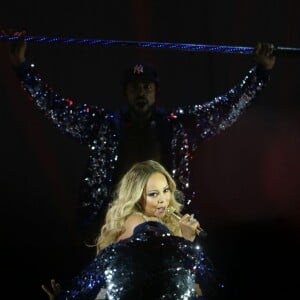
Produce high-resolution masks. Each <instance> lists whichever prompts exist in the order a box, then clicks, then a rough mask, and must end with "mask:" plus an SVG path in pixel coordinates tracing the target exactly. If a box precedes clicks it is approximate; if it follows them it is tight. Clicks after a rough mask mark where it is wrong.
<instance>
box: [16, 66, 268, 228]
mask: <svg viewBox="0 0 300 300" xmlns="http://www.w3.org/2000/svg"><path fill="white" fill-rule="evenodd" d="M17 74H18V76H19V78H20V80H21V82H22V85H23V87H24V89H25V90H26V91H27V92H28V94H29V95H30V97H31V98H32V99H33V100H34V101H35V103H36V106H37V108H38V109H39V110H41V111H42V112H44V113H45V115H46V116H47V117H48V118H49V119H50V120H52V122H53V123H54V124H55V126H56V127H57V128H58V129H60V130H61V131H62V132H64V133H65V134H68V135H70V136H72V137H73V138H76V139H77V140H78V141H79V142H80V143H83V144H86V145H87V146H88V148H89V159H88V167H87V174H86V176H85V177H84V179H83V188H82V191H83V195H84V196H83V197H82V198H81V203H80V205H81V207H82V209H83V210H85V213H84V216H85V217H84V218H85V220H84V221H87V222H88V221H89V220H93V219H94V217H95V216H97V215H99V213H100V212H102V213H103V211H104V209H105V208H106V206H107V204H108V203H109V201H110V199H111V198H110V193H111V187H112V180H113V176H114V170H115V168H116V163H117V161H118V158H119V144H120V138H121V135H122V130H121V129H122V124H123V123H122V122H123V119H122V110H120V111H108V110H106V109H104V108H102V107H99V106H95V105H94V106H93V105H89V104H81V103H77V102H74V101H73V100H71V99H68V98H65V97H63V96H61V95H59V94H58V93H56V92H54V91H53V90H52V89H51V88H50V87H49V86H48V85H47V84H46V83H45V82H44V81H43V78H42V76H40V74H39V73H38V72H37V70H36V68H35V66H34V65H29V64H28V63H24V64H23V65H22V66H21V67H19V69H18V70H17ZM269 77H270V74H269V72H267V71H264V70H262V69H261V68H259V67H258V66H254V67H253V68H251V69H250V70H249V71H248V73H247V75H246V76H245V77H244V78H243V79H242V81H241V82H240V83H239V84H237V85H236V86H234V87H233V88H232V89H230V90H229V91H228V92H227V93H225V94H224V95H221V96H218V97H215V98H214V99H212V100H211V101H209V102H206V103H204V104H196V105H187V106H183V107H177V108H174V109H172V110H170V111H165V110H162V109H159V108H157V109H156V111H155V114H154V119H155V122H156V123H157V128H159V132H158V135H159V139H160V141H161V144H162V149H163V156H164V157H165V160H164V165H165V166H166V167H167V169H168V170H169V171H170V172H171V174H172V176H173V177H174V179H175V181H176V183H177V185H178V187H179V189H180V190H181V191H182V192H183V193H184V194H186V195H187V197H188V198H187V199H186V201H187V202H188V201H189V200H191V197H192V192H191V191H190V189H189V185H190V164H191V159H192V156H193V153H194V152H195V150H196V149H197V147H198V145H199V144H200V143H201V142H202V141H203V140H205V139H207V138H209V137H212V136H215V135H216V134H218V133H220V132H222V131H223V130H225V129H226V128H228V127H229V126H231V125H232V124H233V123H234V122H235V121H236V120H237V119H238V117H239V116H240V115H241V113H242V112H243V111H244V110H245V108H246V107H247V106H248V105H249V104H250V103H251V101H252V100H253V99H254V98H255V97H256V96H257V95H258V94H259V92H260V91H261V90H262V89H263V88H264V87H265V85H266V84H267V82H268V81H269Z"/></svg>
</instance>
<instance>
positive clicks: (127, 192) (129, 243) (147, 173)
mask: <svg viewBox="0 0 300 300" xmlns="http://www.w3.org/2000/svg"><path fill="white" fill-rule="evenodd" d="M178 194H180V192H179V191H178V190H177V189H176V183H175V182H174V180H173V179H172V177H171V175H170V174H169V173H168V172H167V171H166V169H165V168H164V167H163V166H162V165H160V164H159V163H158V162H156V161H153V160H147V161H143V162H139V163H136V164H134V165H133V166H132V168H131V169H130V170H129V171H128V172H127V173H126V174H125V175H124V176H123V178H122V179H121V181H120V182H119V184H118V187H117V189H116V192H115V196H114V200H113V202H112V205H111V206H110V208H109V209H108V211H107V214H106V218H105V223H104V225H103V226H102V228H101V231H100V234H99V235H98V237H97V239H96V244H95V246H96V249H97V250H96V252H97V255H96V257H95V259H94V260H93V261H92V262H91V263H90V264H89V265H88V266H87V267H86V268H85V269H84V270H83V271H82V272H81V273H80V274H79V275H78V276H77V277H75V278H74V279H73V281H72V285H71V286H70V287H69V288H68V289H66V290H64V291H62V289H61V287H60V285H59V284H58V283H57V282H56V281H55V280H54V279H53V280H51V288H48V287H46V286H45V285H43V286H42V288H43V290H44V291H45V292H46V293H47V294H48V296H49V299H50V300H53V299H93V300H94V299H122V300H124V299H152V300H155V299H200V298H199V297H202V296H203V295H204V296H205V297H210V296H211V295H214V294H215V292H216V290H217V289H218V288H219V286H221V285H220V284H219V282H218V280H217V279H216V278H215V274H214V268H213V265H212V264H211V262H210V260H209V259H208V258H207V257H206V255H205V253H204V251H203V249H202V248H201V245H200V240H199V238H197V233H199V231H201V228H200V224H199V222H198V221H197V220H196V219H195V218H194V217H193V215H189V214H185V215H184V216H182V217H181V214H180V212H181V210H182V208H183V207H182V204H181V203H180V202H179V201H178V199H176V198H177V197H176V195H178ZM178 215H179V216H180V220H179V221H178ZM205 299H206V298H205Z"/></svg>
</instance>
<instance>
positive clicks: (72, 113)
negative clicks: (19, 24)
mask: <svg viewBox="0 0 300 300" xmlns="http://www.w3.org/2000/svg"><path fill="white" fill-rule="evenodd" d="M16 73H17V75H18V77H19V79H20V80H21V83H22V86H23V88H24V90H25V91H26V92H27V93H28V94H29V97H30V98H31V99H32V100H33V101H34V102H35V103H36V106H37V107H38V109H39V110H41V111H42V112H44V113H45V115H46V116H47V117H48V118H49V119H50V120H52V122H53V123H54V124H55V126H56V127H57V128H59V129H60V130H61V131H62V132H64V133H66V134H68V135H70V136H72V137H74V138H76V139H79V141H80V142H82V143H88V142H89V141H90V140H92V137H93V136H94V135H95V134H96V133H97V129H98V125H99V123H101V119H102V118H103V117H104V115H105V112H104V109H103V108H98V107H97V106H91V105H88V104H80V103H75V102H74V101H73V100H71V99H68V98H65V97H62V96H61V95H59V94H58V93H56V92H54V91H53V89H52V88H51V87H49V85H48V84H47V83H45V82H44V80H43V78H42V76H41V75H40V74H39V73H38V72H37V70H36V68H35V66H34V65H33V64H28V63H27V62H25V63H24V64H22V65H21V66H19V67H18V69H17V70H16Z"/></svg>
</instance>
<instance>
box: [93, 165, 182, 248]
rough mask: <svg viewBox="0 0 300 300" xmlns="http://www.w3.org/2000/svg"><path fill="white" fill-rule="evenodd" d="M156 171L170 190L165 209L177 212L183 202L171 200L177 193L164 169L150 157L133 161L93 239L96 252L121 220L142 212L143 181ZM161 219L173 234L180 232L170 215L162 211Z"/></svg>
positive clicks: (116, 232) (120, 227) (119, 229)
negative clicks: (161, 175) (163, 177)
mask: <svg viewBox="0 0 300 300" xmlns="http://www.w3.org/2000/svg"><path fill="white" fill-rule="evenodd" d="M157 172H158V173H161V174H163V175H164V176H165V177H166V179H167V182H168V185H169V188H170V191H171V201H170V203H169V206H168V208H169V209H170V210H171V211H176V212H180V211H181V209H182V207H183V205H182V204H181V203H180V202H178V200H176V199H175V194H176V195H177V194H178V195H179V194H180V192H179V191H178V190H177V189H176V183H175V181H174V180H173V178H172V177H171V175H170V174H169V173H168V171H167V170H166V169H165V168H164V167H163V166H162V165H161V164H159V163H158V162H156V161H153V160H147V161H143V162H139V163H136V164H134V165H133V166H132V167H131V169H130V170H129V171H128V172H127V173H126V174H125V175H124V176H123V177H122V179H121V181H120V182H119V184H118V186H117V188H116V191H115V195H114V200H113V201H112V204H111V206H110V208H109V209H108V211H107V213H106V217H105V224H104V225H103V226H102V228H101V230H100V234H99V235H98V237H97V238H96V249H97V253H99V252H100V251H101V250H102V249H104V248H105V247H107V246H109V245H111V244H113V243H115V242H116V241H117V239H118V237H119V236H120V235H121V234H122V232H123V231H124V230H125V226H124V225H125V221H126V219H127V218H128V217H129V216H130V215H132V214H133V213H135V212H142V213H143V209H142V206H141V199H142V198H143V197H144V195H145V187H146V184H147V182H148V180H149V178H150V176H151V175H152V174H153V173H157ZM162 221H163V223H164V224H165V225H166V226H167V227H168V229H169V230H170V232H171V233H172V234H173V235H177V236H180V235H181V231H180V227H179V224H178V221H177V220H176V219H175V218H174V217H173V216H172V215H171V214H168V213H166V215H165V216H164V217H163V218H162Z"/></svg>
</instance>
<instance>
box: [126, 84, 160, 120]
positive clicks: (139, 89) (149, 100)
mask: <svg viewBox="0 0 300 300" xmlns="http://www.w3.org/2000/svg"><path fill="white" fill-rule="evenodd" d="M156 89H157V87H156V84H155V83H154V82H153V81H146V80H136V81H131V82H129V83H128V84H127V86H126V87H125V95H126V97H127V101H128V105H129V107H130V109H132V110H133V111H134V112H135V113H136V114H141V115H142V114H147V113H149V112H150V111H151V108H152V107H153V105H154V103H155V97H156V92H157V90H156Z"/></svg>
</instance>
